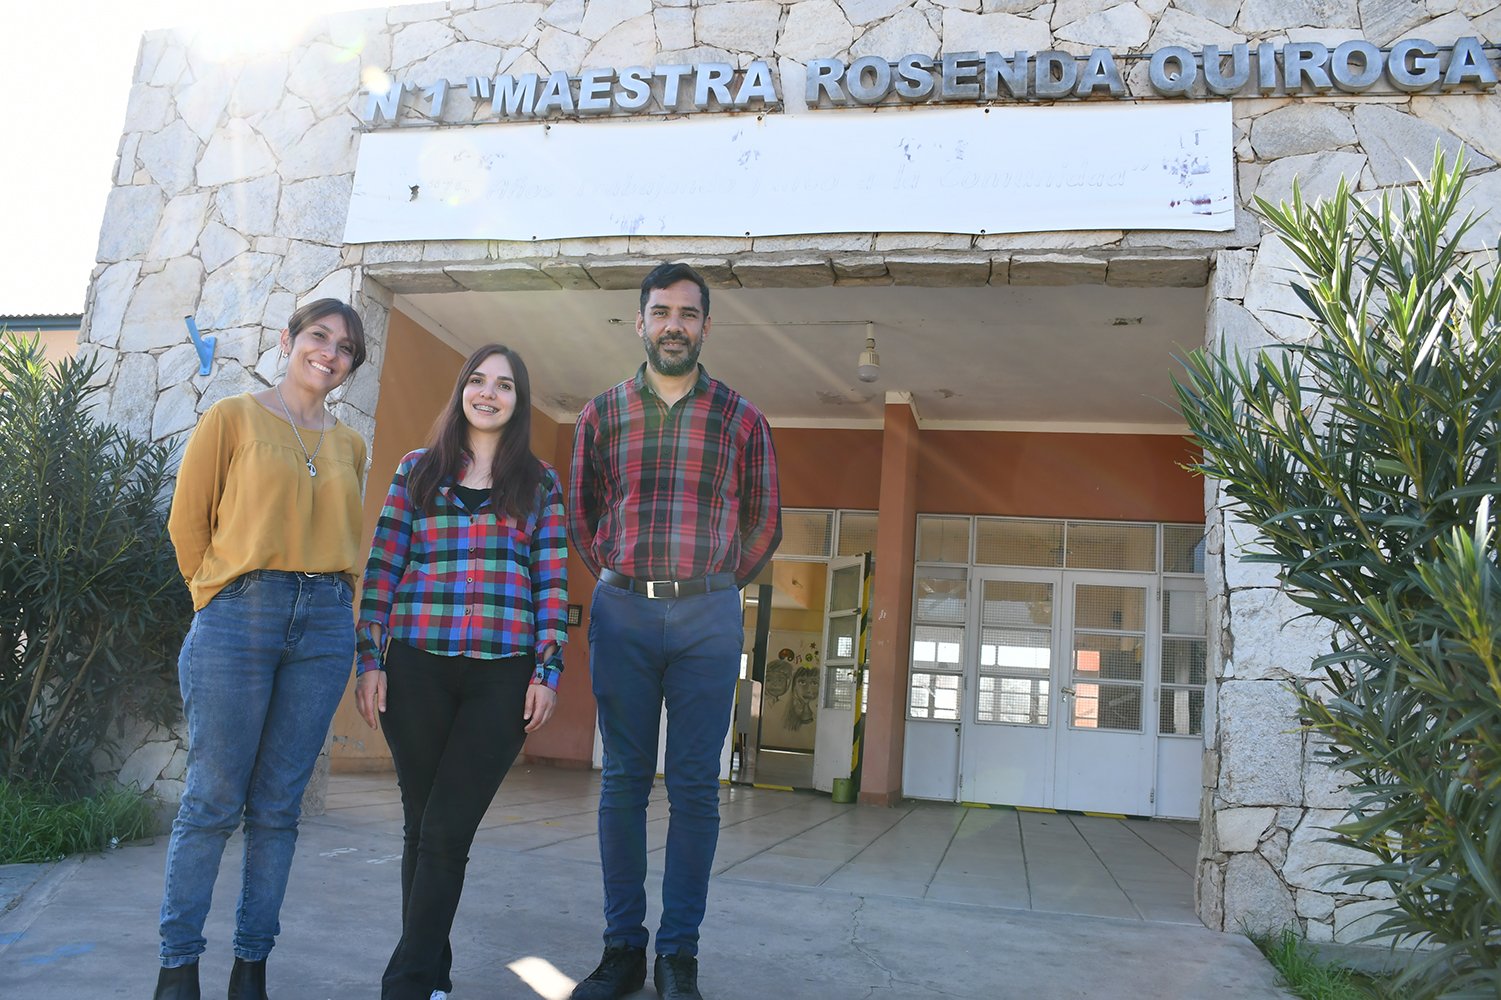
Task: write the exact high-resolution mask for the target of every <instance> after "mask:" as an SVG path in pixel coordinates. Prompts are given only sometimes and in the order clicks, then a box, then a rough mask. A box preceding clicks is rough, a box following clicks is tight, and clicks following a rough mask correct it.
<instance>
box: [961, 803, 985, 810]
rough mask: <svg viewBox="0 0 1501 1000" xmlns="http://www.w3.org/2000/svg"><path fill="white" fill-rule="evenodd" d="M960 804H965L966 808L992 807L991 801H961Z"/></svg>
mask: <svg viewBox="0 0 1501 1000" xmlns="http://www.w3.org/2000/svg"><path fill="white" fill-rule="evenodd" d="M959 804H960V805H961V806H963V807H964V808H966V809H989V808H990V803H989V802H961V803H959Z"/></svg>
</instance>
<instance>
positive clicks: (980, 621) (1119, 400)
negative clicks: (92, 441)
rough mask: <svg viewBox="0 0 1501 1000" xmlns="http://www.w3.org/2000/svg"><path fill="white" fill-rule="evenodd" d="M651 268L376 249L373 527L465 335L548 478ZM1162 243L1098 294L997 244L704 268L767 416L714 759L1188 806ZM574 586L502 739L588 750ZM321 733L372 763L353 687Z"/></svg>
mask: <svg viewBox="0 0 1501 1000" xmlns="http://www.w3.org/2000/svg"><path fill="white" fill-rule="evenodd" d="M873 259H874V258H873ZM841 262H844V263H847V261H846V260H845V258H841ZM652 263H653V260H651V259H644V258H643V259H639V260H637V259H632V260H630V261H629V266H627V263H626V262H625V261H614V262H611V264H610V267H611V268H613V270H610V269H607V268H605V266H604V265H603V264H597V263H595V264H590V265H589V266H592V267H593V268H594V271H592V272H590V273H591V274H595V278H594V279H593V280H594V281H595V282H597V283H598V286H597V287H588V286H587V285H585V284H584V283H583V282H582V281H580V282H579V283H578V284H579V287H570V288H564V287H559V286H558V285H557V284H556V283H555V282H552V281H551V280H549V282H548V284H550V285H551V287H547V285H544V284H542V283H540V282H538V283H537V285H536V287H535V290H532V289H530V288H527V287H506V286H507V284H508V283H509V282H510V281H511V278H512V276H513V275H512V272H514V271H515V270H516V269H517V268H518V267H520V266H521V265H516V264H512V265H508V266H507V267H506V268H501V267H500V265H496V267H497V268H498V270H497V271H496V273H495V275H494V278H493V282H494V285H495V286H497V287H495V289H494V290H488V283H489V282H490V281H491V279H490V278H488V277H487V278H486V280H485V282H480V281H479V280H478V279H476V278H474V277H473V276H472V275H470V276H469V277H468V278H466V280H467V281H468V282H469V283H470V284H471V285H482V284H484V285H487V288H485V289H481V288H473V287H471V288H456V287H454V284H453V283H451V282H449V283H446V284H445V282H447V281H448V279H447V272H446V271H443V270H441V269H437V270H436V271H435V273H433V274H430V275H429V274H426V272H424V273H423V274H422V275H420V276H419V275H418V274H417V272H418V271H419V270H421V269H422V268H424V267H425V266H426V265H414V264H410V263H408V264H403V265H401V266H400V267H399V268H397V267H395V266H394V265H393V266H391V268H390V269H389V270H387V268H386V267H384V266H374V267H371V268H370V269H369V270H370V279H371V280H373V281H376V282H382V283H387V282H388V283H389V286H388V290H389V291H390V292H393V293H394V295H393V296H392V302H391V313H390V321H389V323H388V328H387V337H386V342H385V344H384V351H383V355H384V356H383V358H382V363H381V369H380V373H379V376H380V377H379V397H378V401H377V404H376V414H375V419H376V424H377V426H376V429H375V434H374V440H375V443H374V450H373V461H372V467H371V471H370V482H371V484H372V486H373V488H372V489H371V491H370V493H371V495H370V496H369V497H367V504H366V506H367V510H366V517H367V521H369V522H370V523H371V524H373V521H374V517H375V515H376V513H378V508H379V503H380V498H381V496H382V489H381V486H380V485H376V484H384V483H385V482H386V481H387V480H388V478H389V475H390V469H391V468H392V467H394V465H395V463H396V462H397V461H398V460H399V459H400V457H401V455H402V454H404V453H405V452H406V451H407V450H409V449H410V448H413V447H416V446H418V445H420V444H421V443H422V438H423V436H424V435H425V432H426V428H427V426H428V425H429V423H430V421H431V419H432V415H433V414H434V413H436V412H437V410H438V409H439V407H440V406H441V405H442V401H443V399H444V398H446V396H447V393H448V391H449V388H450V387H451V385H452V378H453V373H454V371H456V370H457V367H458V365H459V363H460V362H461V361H462V358H463V357H464V355H466V354H467V353H468V352H469V351H471V350H473V349H474V348H475V347H477V346H479V345H480V344H483V343H485V342H487V341H492V340H493V341H501V342H504V343H507V344H508V345H509V346H511V347H513V348H515V349H517V350H518V351H520V353H521V354H522V356H523V357H524V358H525V359H526V361H527V364H528V367H529V368H530V371H531V381H532V386H533V400H532V402H533V423H532V427H533V447H534V449H535V450H536V451H537V453H538V454H539V455H541V456H542V457H543V458H544V459H546V460H548V461H549V462H551V463H552V464H553V465H554V466H556V467H558V468H559V469H560V470H566V468H567V465H568V460H569V454H570V451H571V445H572V430H573V422H574V418H575V417H576V415H577V413H578V409H579V407H580V406H581V405H582V404H583V402H584V401H585V400H587V399H588V398H589V397H590V396H592V395H594V394H595V393H597V392H599V391H601V390H602V389H604V388H606V387H608V386H609V385H611V384H613V383H614V382H616V381H618V380H620V379H621V378H625V377H627V376H629V375H630V374H631V373H632V372H634V371H635V370H636V368H637V366H638V365H639V364H640V363H641V361H642V349H641V344H640V340H639V338H638V337H637V336H636V333H635V329H634V326H635V313H636V309H637V305H638V302H637V298H638V292H637V286H638V284H639V281H640V277H641V276H642V275H643V274H644V273H645V271H646V270H649V267H650V265H651V264H652ZM1177 263H1178V264H1179V265H1181V266H1182V272H1183V273H1181V274H1177V275H1175V276H1171V275H1166V272H1164V276H1162V277H1163V283H1162V284H1155V283H1153V284H1148V283H1146V282H1141V283H1138V281H1139V278H1137V277H1131V278H1129V279H1123V283H1122V284H1121V285H1113V284H1111V283H1110V280H1109V277H1108V275H1107V274H1105V272H1104V271H1101V270H1100V269H1099V268H1096V270H1095V271H1091V272H1088V273H1082V272H1081V273H1079V274H1075V273H1074V272H1073V271H1070V270H1069V269H1067V268H1063V269H1062V270H1059V269H1057V268H1054V269H1053V270H1048V271H1046V272H1038V273H1036V274H1035V275H1033V273H1032V272H1030V271H1027V270H1024V269H1023V268H1022V265H1021V264H1020V258H1017V260H1015V261H1012V262H1011V264H1010V271H1009V272H1008V273H1009V276H1010V277H1009V281H1006V283H998V281H997V277H996V276H995V275H996V274H999V273H1000V272H992V271H991V268H990V265H987V267H986V269H985V270H986V274H987V275H989V280H983V279H984V277H985V276H984V275H977V276H975V280H976V282H977V283H975V284H962V283H960V279H961V278H962V279H964V280H965V281H967V280H970V276H969V274H968V272H965V273H964V274H963V275H960V274H957V273H955V272H953V271H952V269H949V268H946V267H938V266H937V265H934V267H933V268H932V269H927V270H925V269H922V268H913V269H911V270H910V271H900V270H899V271H897V272H890V270H889V269H890V268H891V267H892V266H893V265H891V264H890V263H889V262H887V261H885V260H884V258H883V259H882V262H881V267H882V268H886V269H888V276H887V277H885V278H880V277H873V278H863V277H862V278H859V279H849V280H844V279H841V278H840V277H839V272H838V271H837V269H834V268H832V267H831V265H828V264H821V265H819V266H817V267H814V266H813V265H811V264H810V265H808V266H807V267H805V268H803V269H802V270H798V269H796V268H791V269H790V271H788V273H782V272H783V270H786V268H784V266H783V265H782V264H781V263H779V262H778V263H776V264H775V266H773V264H772V263H766V262H763V261H762V260H761V259H760V258H758V257H756V256H755V255H752V256H750V257H747V258H745V259H744V260H738V259H737V260H736V261H734V262H733V263H725V264H722V265H718V266H717V268H714V267H708V266H706V267H705V270H706V272H708V277H709V280H710V283H711V285H712V286H713V301H712V309H711V313H710V315H711V317H712V320H713V327H712V330H711V334H710V336H709V338H708V341H707V344H706V347H705V350H704V356H703V361H704V364H705V366H706V367H707V369H708V371H709V372H710V373H711V374H712V375H714V376H715V377H717V378H721V379H723V380H724V381H725V382H726V383H728V384H729V385H731V386H732V387H734V388H736V389H737V390H739V391H740V392H742V393H743V394H744V395H745V396H746V397H747V398H749V399H751V400H752V401H754V402H755V403H756V404H757V405H758V406H760V407H761V408H762V409H763V411H764V412H765V413H766V414H767V416H768V419H769V420H770V422H771V426H772V431H773V437H774V440H775V445H776V449H777V455H778V464H779V467H780V470H781V477H782V507H783V515H784V534H783V540H782V544H781V546H780V547H779V549H778V551H777V552H776V554H775V557H774V560H773V562H772V563H771V564H770V565H769V567H768V568H767V571H766V572H765V573H764V574H763V576H762V577H761V578H760V579H758V580H757V581H755V582H754V583H753V585H752V586H750V587H747V588H746V590H745V602H746V606H745V620H744V624H745V645H744V647H743V650H744V660H743V663H742V666H741V671H740V677H741V681H740V690H739V693H738V694H739V697H738V701H737V709H736V713H735V716H734V719H733V721H732V724H731V726H730V730H729V732H727V733H726V739H725V745H724V755H723V768H722V771H721V774H722V777H724V778H725V779H726V780H730V781H748V782H752V783H755V784H764V785H773V786H777V787H790V788H811V789H816V790H820V791H825V792H827V791H829V790H831V789H832V788H833V786H834V783H835V781H836V780H840V779H845V778H849V779H851V782H852V785H853V787H854V790H855V792H856V793H857V794H858V795H859V796H860V797H861V799H862V801H881V802H885V803H887V804H890V803H891V802H893V801H896V800H898V799H900V798H901V797H904V796H905V797H915V798H926V799H936V800H939V801H947V802H981V803H987V804H999V805H1011V806H1030V807H1040V808H1055V809H1070V810H1087V811H1094V812H1108V813H1118V814H1125V815H1133V816H1164V817H1193V816H1196V815H1197V812H1198V798H1199V784H1198V774H1199V759H1200V756H1201V752H1202V746H1203V741H1202V719H1203V714H1204V697H1205V696H1204V682H1205V678H1204V666H1203V665H1204V647H1205V639H1204V622H1203V618H1204V584H1203V579H1202V552H1201V550H1200V543H1201V541H1202V535H1203V530H1202V512H1203V487H1202V484H1201V483H1200V482H1199V481H1198V480H1197V479H1195V478H1194V477H1193V476H1191V475H1190V474H1188V473H1187V472H1185V471H1184V470H1183V469H1182V467H1181V465H1182V463H1183V462H1185V461H1187V460H1189V459H1191V457H1192V456H1191V455H1190V454H1189V453H1188V451H1187V446H1186V444H1185V442H1184V440H1183V437H1182V422H1181V419H1180V418H1179V416H1178V414H1177V413H1176V411H1175V410H1174V409H1172V407H1171V406H1169V405H1168V404H1167V403H1166V402H1165V401H1166V400H1168V399H1170V398H1171V396H1172V383H1171V380H1170V377H1169V373H1170V372H1171V371H1172V369H1173V368H1174V366H1175V364H1176V363H1175V361H1174V360H1173V359H1174V357H1175V356H1181V354H1182V353H1183V352H1184V351H1186V350H1188V349H1191V348H1192V347H1194V346H1196V345H1197V344H1199V343H1201V342H1202V339H1203V330H1204V323H1205V318H1204V311H1203V310H1204V291H1203V282H1204V280H1205V274H1206V271H1207V265H1205V264H1204V263H1203V262H1202V260H1201V261H1200V263H1199V266H1198V270H1197V271H1195V270H1193V269H1192V268H1189V267H1188V264H1189V263H1192V262H1191V261H1189V260H1187V259H1186V258H1184V259H1180V260H1178V262H1177ZM580 266H584V265H580ZM1050 266H1051V265H1050ZM758 267H760V268H762V270H761V271H757V270H756V268H758ZM788 267H790V265H789V266H788ZM617 272H618V273H617ZM763 272H764V273H763ZM773 272H776V273H773ZM794 272H795V273H794ZM815 272H816V273H815ZM465 273H466V274H467V272H465ZM538 273H541V272H538ZM1110 273H1113V272H1110ZM1126 273H1131V274H1133V275H1134V272H1126ZM892 274H899V275H900V276H901V278H902V280H904V281H906V280H910V281H912V282H913V283H912V284H898V283H896V279H895V278H894V277H893V276H892ZM1102 276H1103V277H1105V279H1106V280H1105V281H1103V282H1102V281H1101V277H1102ZM606 277H608V282H607V283H608V284H609V286H610V287H603V284H604V283H606V281H605V279H606ZM1153 277H1154V278H1157V277H1159V275H1157V274H1154V275H1153ZM793 278H795V279H796V281H793V280H792V279H793ZM815 278H816V279H817V282H818V284H817V285H814V284H813V282H814V280H815ZM503 279H504V280H503ZM1001 280H1003V281H1004V280H1005V278H1004V276H1003V277H1002V278H1001ZM1055 282H1056V283H1055ZM437 287H442V288H443V289H444V290H441V291H439V290H434V289H435V288H437ZM872 342H873V343H874V347H873V348H872V347H871V346H870V345H871V344H872ZM870 355H875V356H874V357H870ZM867 379H870V380H869V381H867ZM570 583H571V584H572V587H571V591H570V603H571V604H573V605H574V606H575V610H574V615H575V617H576V618H577V625H576V627H574V628H573V629H572V630H571V638H570V642H569V645H568V649H567V652H566V658H567V668H566V669H565V671H564V676H563V682H562V685H563V686H562V689H561V691H560V699H559V707H558V713H557V715H556V716H555V719H554V722H553V723H552V724H551V725H549V726H548V728H547V729H546V730H545V731H542V732H539V733H536V734H534V735H533V736H532V737H531V738H530V739H529V740H528V742H527V745H526V749H525V753H526V754H527V756H528V758H530V759H532V760H534V761H539V762H555V763H559V764H563V765H565V766H578V765H584V766H588V765H589V764H591V763H593V764H595V765H596V766H597V764H598V761H599V753H598V751H599V745H598V740H597V738H596V735H595V725H594V723H595V718H594V714H595V713H594V702H593V698H592V693H591V690H590V681H589V652H590V650H589V642H588V638H589V628H588V626H589V613H588V609H589V601H590V591H591V589H592V588H591V583H592V580H591V577H590V575H589V573H588V571H587V569H586V568H585V567H584V566H583V565H582V563H581V562H580V561H579V560H577V559H576V558H575V559H574V560H573V561H572V564H571V566H570ZM334 739H335V743H334V757H335V766H336V767H337V768H338V769H339V770H359V769H365V768H369V769H378V768H381V767H384V766H389V763H388V761H389V757H388V756H387V755H386V753H385V747H384V745H383V744H382V743H381V742H380V737H379V735H378V734H372V733H370V732H369V731H368V730H367V729H366V728H365V727H364V726H363V723H361V722H360V720H358V718H357V717H356V714H355V712H354V711H353V707H352V705H346V706H344V707H342V708H341V710H340V714H339V716H338V717H337V718H336V721H335V736H334ZM748 765H749V766H748Z"/></svg>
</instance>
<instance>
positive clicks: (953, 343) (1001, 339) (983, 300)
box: [396, 285, 1205, 433]
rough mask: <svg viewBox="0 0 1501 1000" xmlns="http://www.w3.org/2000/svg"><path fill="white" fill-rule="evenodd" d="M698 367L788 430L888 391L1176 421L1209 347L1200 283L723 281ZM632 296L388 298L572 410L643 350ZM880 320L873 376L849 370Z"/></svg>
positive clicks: (1062, 413) (1144, 423)
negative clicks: (514, 358)
mask: <svg viewBox="0 0 1501 1000" xmlns="http://www.w3.org/2000/svg"><path fill="white" fill-rule="evenodd" d="M712 294H713V299H712V316H713V328H712V332H711V334H710V338H709V344H708V346H707V347H706V348H705V350H704V354H703V362H704V365H705V367H706V368H708V370H709V372H710V373H711V374H713V375H714V376H715V377H716V378H720V379H723V380H724V381H726V382H728V383H729V384H730V385H731V386H733V387H735V388H736V389H738V390H739V391H741V392H742V393H743V394H744V395H745V396H747V397H748V398H749V399H751V400H752V401H754V402H755V403H756V404H757V405H758V406H760V407H761V408H762V409H763V410H764V411H765V412H766V413H767V415H768V417H770V419H771V421H772V423H773V424H779V425H782V426H845V427H849V426H879V425H880V422H881V419H882V404H883V403H884V401H885V393H886V392H887V391H903V392H910V393H912V395H913V397H914V400H915V403H916V407H917V411H918V413H919V414H920V416H921V419H922V421H923V424H924V426H939V427H943V426H952V427H968V426H972V427H975V428H994V429H1017V430H1047V429H1052V430H1079V431H1096V432H1111V431H1114V432H1137V433H1172V432H1176V431H1179V430H1181V429H1182V427H1183V424H1182V421H1181V419H1180V418H1179V416H1178V414H1177V411H1176V409H1175V408H1174V407H1173V406H1172V405H1171V403H1172V401H1173V399H1174V395H1173V388H1172V383H1171V380H1170V377H1169V372H1170V371H1171V370H1174V369H1175V368H1176V367H1177V363H1176V361H1175V360H1174V359H1175V358H1176V357H1181V356H1182V355H1183V354H1184V353H1185V352H1186V351H1187V350H1189V349H1191V348H1193V347H1195V346H1198V345H1200V344H1202V343H1203V339H1204V323H1205V318H1204V313H1205V292H1204V289H1203V288H1114V287H1107V286H1103V285H1067V286H1061V287H1039V286H1025V287H1023V286H1014V285H1008V286H999V287H998V286H982V287H965V288H923V287H895V286H881V287H827V288H805V289H743V288H736V289H730V288H726V289H714V290H713V293H712ZM636 306H637V293H636V292H634V291H537V292H529V291H515V292H469V291H466V292H445V293H434V294H409V295H401V296H398V297H397V299H396V307H397V308H398V309H401V310H402V311H404V312H406V313H407V314H408V315H410V316H411V317H412V318H413V319H415V320H416V321H417V322H419V323H421V324H422V325H423V326H425V327H427V328H428V329H429V330H430V331H431V332H432V333H433V334H435V335H436V336H438V337H440V338H442V339H444V340H445V341H447V342H448V343H449V344H450V345H452V346H453V347H454V348H455V349H456V350H459V351H461V352H464V353H468V351H470V350H471V349H473V348H474V347H477V346H479V345H480V344H483V343H486V342H488V341H491V340H495V341H500V342H502V343H505V344H508V345H509V346H511V347H513V348H515V349H516V350H518V351H520V352H521V354H522V356H523V357H524V358H525V359H526V362H527V365H528V367H529V368H530V370H531V376H532V386H533V393H534V396H535V399H534V402H535V403H536V404H537V405H538V406H539V407H540V408H541V409H543V410H544V411H545V412H547V414H548V415H549V416H551V417H552V418H554V419H556V420H560V421H571V420H572V419H573V418H574V417H575V416H576V415H577V413H578V410H579V407H580V406H581V405H582V404H583V402H584V400H586V399H587V398H589V397H590V396H592V395H594V394H595V393H597V392H599V391H601V390H603V389H605V388H607V387H609V386H610V385H613V384H614V383H616V382H618V381H619V380H620V379H622V378H624V377H625V376H626V375H628V374H629V373H630V372H632V371H634V370H635V368H636V366H637V365H639V364H640V363H641V361H642V360H643V352H642V348H641V342H640V340H639V339H637V337H636V333H635V316H636ZM867 321H870V322H873V323H874V324H875V337H876V346H877V348H878V350H879V352H880V356H881V371H880V378H879V380H878V381H876V382H873V383H863V382H860V381H858V380H857V379H856V377H855V364H856V361H857V358H858V355H859V353H860V350H861V349H862V347H863V346H864V344H865V336H866V327H865V324H866V322H867Z"/></svg>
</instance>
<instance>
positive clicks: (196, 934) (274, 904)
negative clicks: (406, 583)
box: [161, 570, 354, 968]
mask: <svg viewBox="0 0 1501 1000" xmlns="http://www.w3.org/2000/svg"><path fill="white" fill-rule="evenodd" d="M353 661H354V592H353V590H352V589H351V588H350V586H349V584H348V582H346V581H345V580H344V579H342V578H340V577H337V576H332V575H320V576H311V577H309V576H305V575H304V574H302V573H285V572H279V571H273V570H257V571H256V572H253V573H247V574H245V575H244V576H242V577H239V578H238V579H236V580H234V581H232V582H231V583H230V584H229V585H228V586H227V587H225V588H224V589H223V590H222V591H220V592H219V593H218V594H217V595H215V597H214V598H213V600H211V601H209V603H208V604H207V605H206V606H205V607H204V608H203V610H202V611H199V612H198V613H197V614H196V615H194V616H193V624H192V627H191V628H189V629H188V635H187V638H186V639H184V640H183V644H182V655H181V656H180V657H178V661H177V673H178V681H179V683H180V684H181V686H182V701H183V714H184V715H185V716H186V718H187V723H188V775H187V783H186V788H185V789H184V791H183V794H182V803H181V805H180V806H179V807H178V811H177V819H176V820H175V821H173V823H172V840H171V842H170V844H169V845H168V847H167V877H166V883H167V884H166V891H165V893H164V894H163V898H162V916H161V936H162V951H161V962H162V965H163V966H166V967H169V968H170V967H174V966H180V965H187V964H189V963H192V962H196V961H197V960H198V956H199V955H201V954H203V949H204V945H205V943H206V942H205V941H204V938H203V924H204V921H205V920H206V919H207V917H208V910H209V904H210V902H211V900H212V898H213V892H214V879H215V877H216V876H217V875H218V872H219V862H220V860H221V859H222V857H223V855H224V845H225V843H226V841H228V840H229V835H230V834H231V833H233V832H234V830H235V827H237V826H239V824H240V820H241V818H242V817H243V819H244V822H245V857H244V863H243V876H242V879H241V885H240V902H239V907H238V909H237V910H236V911H235V939H234V951H235V955H236V956H238V957H240V958H243V959H246V960H248V961H260V960H262V959H264V958H265V957H266V956H267V955H268V954H270V952H271V948H272V946H273V945H274V944H275V943H276V935H277V933H278V932H279V931H280V930H281V926H280V924H279V922H278V916H279V914H280V913H281V903H282V897H283V896H284V895H285V894H286V889H287V875H288V873H289V871H290V870H291V867H292V852H293V851H294V850H295V849H296V845H297V818H298V816H299V815H300V814H301V812H302V792H303V789H305V788H306V787H307V783H308V778H309V777H311V776H312V773H313V765H314V764H315V763H316V762H317V759H318V753H319V751H321V750H322V748H323V740H324V737H325V736H326V735H327V734H328V724H329V721H330V720H331V719H332V718H333V714H334V709H335V708H337V707H338V704H339V698H340V696H341V695H342V694H343V692H344V685H345V683H346V682H347V681H348V679H349V671H350V666H351V664H352V663H353Z"/></svg>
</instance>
